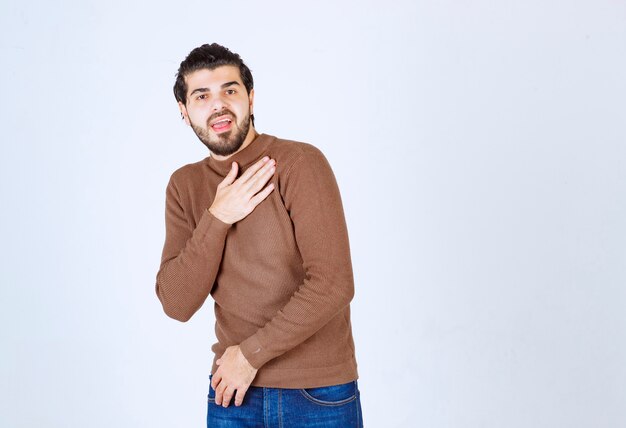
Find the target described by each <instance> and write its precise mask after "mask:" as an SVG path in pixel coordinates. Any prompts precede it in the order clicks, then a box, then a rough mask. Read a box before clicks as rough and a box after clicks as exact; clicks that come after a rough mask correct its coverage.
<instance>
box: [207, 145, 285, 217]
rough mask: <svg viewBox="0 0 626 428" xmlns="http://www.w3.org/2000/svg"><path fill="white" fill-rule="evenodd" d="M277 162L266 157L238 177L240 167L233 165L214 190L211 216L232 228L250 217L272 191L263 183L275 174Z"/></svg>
mask: <svg viewBox="0 0 626 428" xmlns="http://www.w3.org/2000/svg"><path fill="white" fill-rule="evenodd" d="M275 164H276V161H274V159H270V158H269V157H268V156H265V157H264V158H263V159H261V160H259V161H258V162H257V163H255V164H254V165H252V166H251V167H250V168H248V170H247V171H246V172H244V173H243V175H242V176H241V177H239V178H238V179H237V180H235V177H237V171H238V170H239V165H238V164H237V162H233V164H232V166H231V168H230V172H229V173H228V175H227V176H226V177H224V180H222V182H221V183H220V184H218V186H217V192H216V193H215V200H214V201H213V204H212V205H211V207H210V208H209V211H210V212H211V214H213V215H214V216H215V217H217V218H218V219H219V220H221V221H223V222H224V223H228V224H233V223H235V222H237V221H239V220H241V219H242V218H244V217H246V216H247V215H248V214H250V213H251V212H252V211H253V210H254V208H256V206H257V205H258V204H260V203H261V201H263V200H264V199H265V198H266V197H267V195H269V194H270V192H271V191H272V190H273V189H274V184H273V183H270V184H269V185H268V186H267V187H265V188H264V189H263V190H261V189H262V188H263V186H265V183H267V181H268V180H269V179H270V178H271V177H272V175H273V174H274V171H275V170H276V168H275Z"/></svg>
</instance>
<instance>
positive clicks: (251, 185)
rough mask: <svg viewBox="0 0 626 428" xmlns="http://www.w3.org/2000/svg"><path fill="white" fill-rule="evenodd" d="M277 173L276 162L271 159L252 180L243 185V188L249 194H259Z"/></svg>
mask: <svg viewBox="0 0 626 428" xmlns="http://www.w3.org/2000/svg"><path fill="white" fill-rule="evenodd" d="M275 171H276V162H275V161H274V159H270V160H269V161H268V162H267V163H266V164H265V165H263V167H262V168H261V169H260V170H258V171H257V173H256V174H254V176H253V177H252V178H250V179H249V180H248V181H247V182H246V183H244V184H242V185H241V186H242V188H243V189H245V190H246V191H247V192H249V193H251V194H252V195H254V194H255V193H257V192H258V191H259V190H261V188H262V187H263V186H265V183H267V181H268V180H269V179H270V178H272V175H273V174H274V172H275Z"/></svg>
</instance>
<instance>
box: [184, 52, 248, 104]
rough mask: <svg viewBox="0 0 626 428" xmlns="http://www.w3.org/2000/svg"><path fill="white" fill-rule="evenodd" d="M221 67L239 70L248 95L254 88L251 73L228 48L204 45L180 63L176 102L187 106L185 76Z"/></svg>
mask: <svg viewBox="0 0 626 428" xmlns="http://www.w3.org/2000/svg"><path fill="white" fill-rule="evenodd" d="M223 65H233V66H235V67H237V68H239V75H240V76H241V80H242V81H243V84H244V86H245V87H246V90H247V91H248V94H250V91H251V90H252V88H253V87H254V80H253V79H252V73H251V72H250V69H249V68H248V66H247V65H246V64H244V62H243V60H242V59H241V57H240V56H239V55H238V54H236V53H234V52H231V51H230V50H229V49H228V48H226V47H224V46H222V45H219V44H217V43H211V44H210V45H209V44H204V45H202V46H200V47H197V48H195V49H194V50H192V51H191V52H190V53H189V55H187V58H185V60H184V61H183V62H181V63H180V67H178V72H177V73H176V82H175V83H174V96H175V97H176V101H179V102H182V103H183V104H185V105H186V104H187V83H186V82H185V76H187V75H188V74H191V73H193V72H194V71H197V70H202V69H205V68H206V69H209V70H213V69H216V68H217V67H221V66H223Z"/></svg>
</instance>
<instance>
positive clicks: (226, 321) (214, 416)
mask: <svg viewBox="0 0 626 428" xmlns="http://www.w3.org/2000/svg"><path fill="white" fill-rule="evenodd" d="M174 95H175V97H176V100H177V101H178V105H179V108H180V112H181V115H182V118H183V119H184V121H185V122H186V123H187V124H188V125H189V126H191V128H192V129H193V131H194V132H195V134H196V135H197V136H198V138H199V139H200V141H201V142H202V143H203V144H204V145H205V146H206V147H207V148H208V149H209V151H210V156H208V157H206V158H205V159H203V160H201V161H199V162H196V163H191V164H188V165H185V166H183V167H181V168H179V169H177V170H176V171H174V173H173V174H172V175H171V178H170V180H169V183H168V185H167V188H166V201H165V226H166V236H165V244H164V247H163V255H162V258H161V265H160V268H159V271H158V273H157V276H156V292H157V296H158V297H159V300H160V301H161V303H162V305H163V309H164V311H165V313H166V314H167V315H168V316H170V317H172V318H174V319H177V320H179V321H187V320H188V319H189V318H191V316H192V315H193V314H194V313H195V312H196V311H197V310H198V309H199V308H200V307H201V306H202V304H203V303H204V301H205V300H206V298H207V297H208V295H209V294H210V295H211V296H212V298H213V300H214V301H215V318H216V323H215V334H216V337H217V342H216V343H215V344H213V346H212V350H213V351H214V352H215V358H214V361H213V367H212V369H211V375H210V386H209V396H208V413H207V425H208V426H210V427H219V426H226V425H227V426H266V427H269V426H272V427H273V426H276V427H278V426H281V427H282V426H284V427H296V426H297V427H300V426H302V427H306V426H310V425H311V426H312V425H313V424H319V423H320V422H321V421H323V422H324V426H326V427H361V426H362V425H363V422H362V413H361V403H360V392H359V389H358V384H357V379H358V373H357V363H356V357H355V350H354V341H353V338H352V326H351V322H350V301H351V300H352V298H353V296H354V282H353V273H352V263H351V259H350V247H349V242H348V232H347V227H346V223H345V218H344V213H343V206H342V203H341V197H340V193H339V189H338V187H337V183H336V180H335V177H334V175H333V172H332V170H331V167H330V165H329V163H328V161H327V160H326V158H325V157H324V155H323V154H322V152H321V151H320V150H319V149H317V148H316V147H315V146H313V145H311V144H307V143H302V142H296V141H289V140H284V139H280V138H276V137H274V136H272V135H268V134H258V133H257V132H256V130H255V127H254V115H253V110H254V89H253V79H252V74H251V73H250V70H249V69H248V67H247V66H246V65H245V64H244V63H243V61H242V60H241V58H240V57H239V55H237V54H235V53H233V52H231V51H230V50H228V49H227V48H224V47H223V46H220V45H218V44H215V43H214V44H211V45H203V46H200V47H198V48H196V49H194V50H193V51H191V53H190V54H189V55H188V56H187V58H186V59H185V60H184V61H183V62H182V63H181V64H180V68H179V69H178V74H177V76H176V83H175V85H174ZM231 400H232V402H233V404H234V406H229V404H230V403H231ZM233 423H234V425H233ZM222 424H226V425H222ZM315 426H319V425H315Z"/></svg>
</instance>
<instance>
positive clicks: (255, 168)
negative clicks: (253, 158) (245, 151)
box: [238, 156, 270, 183]
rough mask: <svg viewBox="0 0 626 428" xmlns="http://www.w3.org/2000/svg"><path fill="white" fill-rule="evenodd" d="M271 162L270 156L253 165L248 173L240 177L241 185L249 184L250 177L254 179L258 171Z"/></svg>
mask: <svg viewBox="0 0 626 428" xmlns="http://www.w3.org/2000/svg"><path fill="white" fill-rule="evenodd" d="M269 160H270V157H269V156H263V158H262V159H260V160H259V161H257V162H256V163H255V164H253V165H252V166H251V167H250V168H248V169H247V170H246V172H244V173H243V174H242V175H241V177H239V180H238V181H240V182H241V183H245V182H247V181H248V180H249V179H250V177H252V176H253V175H254V174H256V172H257V171H258V170H260V169H261V168H263V166H265V164H266V163H268V162H269Z"/></svg>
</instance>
